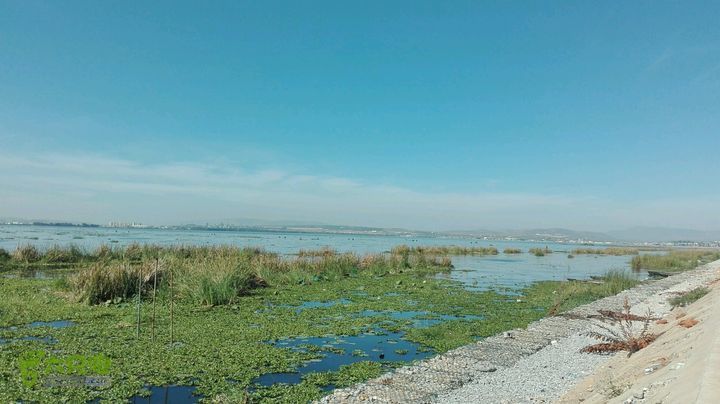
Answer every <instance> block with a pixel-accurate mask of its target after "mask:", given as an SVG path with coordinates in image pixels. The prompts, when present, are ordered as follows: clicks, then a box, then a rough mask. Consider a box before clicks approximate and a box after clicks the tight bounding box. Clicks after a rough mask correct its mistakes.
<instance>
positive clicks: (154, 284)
mask: <svg viewBox="0 0 720 404" xmlns="http://www.w3.org/2000/svg"><path fill="white" fill-rule="evenodd" d="M159 266H160V263H159V260H158V259H157V258H155V276H154V277H153V278H154V279H153V296H152V302H153V314H152V342H155V294H156V292H157V274H158V267H159Z"/></svg>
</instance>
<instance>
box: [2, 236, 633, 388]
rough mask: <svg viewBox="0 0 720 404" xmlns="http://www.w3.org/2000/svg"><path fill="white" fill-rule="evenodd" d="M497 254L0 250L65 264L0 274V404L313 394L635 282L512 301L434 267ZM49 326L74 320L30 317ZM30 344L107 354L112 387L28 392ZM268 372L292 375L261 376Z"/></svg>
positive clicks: (560, 286)
mask: <svg viewBox="0 0 720 404" xmlns="http://www.w3.org/2000/svg"><path fill="white" fill-rule="evenodd" d="M493 250H494V249H492V248H486V249H482V250H481V249H478V248H472V249H471V248H467V250H462V249H459V250H458V249H456V248H454V247H452V248H451V247H433V248H425V247H419V248H418V247H407V246H401V247H397V248H394V249H392V250H391V251H390V252H388V253H385V254H370V255H363V256H361V255H356V254H352V253H340V252H337V251H334V250H331V249H329V248H322V249H320V250H316V251H315V250H306V252H303V253H298V254H294V255H279V254H276V253H273V252H268V251H265V250H263V249H258V248H238V247H229V246H217V247H210V246H202V247H196V246H176V247H161V246H158V245H141V244H131V245H129V246H127V247H124V248H120V247H112V246H108V245H103V246H101V247H98V248H97V249H94V250H92V251H84V250H83V249H81V248H77V247H71V246H69V247H57V248H56V247H53V248H50V249H47V250H44V251H43V250H41V249H38V248H30V247H27V246H24V247H23V248H21V249H18V251H13V252H5V253H4V254H3V253H1V252H0V266H1V267H2V268H4V269H5V270H8V271H13V272H22V271H30V270H34V269H33V268H38V267H39V268H42V269H43V270H46V271H62V272H61V273H62V274H67V276H65V275H63V276H61V277H60V278H57V279H42V278H40V279H36V278H21V277H4V278H2V282H1V283H0V295H2V296H3V299H0V340H3V341H6V342H5V343H0V369H2V370H0V372H1V373H0V401H14V400H19V399H21V400H24V401H41V402H42V401H50V400H51V399H53V400H55V399H57V398H58V397H59V398H61V399H63V400H65V401H73V402H75V401H85V400H91V399H94V398H102V399H106V400H111V401H117V400H124V399H127V398H128V397H130V396H132V395H135V394H148V393H149V390H147V389H146V386H162V385H192V386H193V387H194V388H195V390H194V391H195V392H196V393H197V394H201V395H203V397H205V398H208V399H215V400H220V401H222V400H225V401H226V402H234V401H239V400H240V401H242V400H246V401H248V402H306V401H309V400H312V399H316V398H319V397H321V396H322V395H324V394H326V393H327V391H328V389H330V388H332V387H333V386H334V387H340V386H345V385H350V384H352V383H356V382H360V381H363V380H367V379H368V378H371V377H374V376H377V375H379V374H380V373H382V372H384V371H386V370H387V369H390V368H392V367H394V366H397V365H398V364H400V363H403V362H407V361H412V360H414V359H417V358H423V357H425V356H427V355H434V354H437V353H441V352H444V351H447V350H449V349H453V348H455V347H458V346H462V345H465V344H468V343H470V342H472V341H475V340H477V339H479V338H484V337H488V336H491V335H494V334H497V333H499V332H502V331H505V330H509V329H513V328H518V327H523V326H525V325H527V324H528V323H530V322H532V321H534V320H537V319H539V318H541V317H543V316H545V315H548V314H558V313H562V312H564V311H566V310H569V309H571V308H573V307H576V306H577V305H580V304H584V303H588V302H590V301H593V300H596V299H598V298H602V297H605V296H609V295H612V294H615V293H617V292H619V291H620V290H622V289H625V288H628V287H631V286H633V285H635V284H636V283H637V281H636V280H635V279H634V278H632V277H630V276H628V274H627V273H623V272H620V271H617V272H609V273H608V274H606V276H605V277H604V279H603V280H602V281H601V282H593V283H590V282H556V281H544V282H535V283H532V284H530V285H529V286H526V287H522V288H519V289H517V290H515V291H514V293H517V296H513V298H512V299H508V296H507V295H506V294H504V293H506V291H504V290H488V291H474V290H469V289H468V288H466V287H465V285H464V284H462V283H461V282H458V281H452V280H447V279H439V278H438V277H437V276H436V275H438V274H439V273H444V272H448V271H450V269H451V268H452V261H451V258H450V254H451V253H454V252H469V251H476V253H477V254H481V255H486V254H487V255H494V254H496V251H497V250H494V251H495V253H493ZM542 251H543V252H544V251H545V249H543V250H542ZM68 266H69V267H70V269H69V268H68ZM64 271H68V272H64ZM154 292H155V293H154ZM154 296H155V298H154ZM171 308H172V309H171ZM138 313H140V314H139V316H138ZM138 318H139V321H138ZM55 320H69V321H71V323H69V324H72V325H71V326H68V327H63V328H52V327H43V326H40V327H28V326H27V325H28V324H30V323H33V322H37V321H44V322H51V321H55ZM171 324H172V326H171ZM11 326H12V327H14V328H12V327H11ZM171 330H173V331H171ZM171 332H172V333H174V334H173V337H172V343H171V336H170V335H171ZM348 341H350V342H352V343H353V344H352V349H351V348H350V346H351V345H349V344H347V343H346V342H348ZM367 341H376V342H374V343H373V344H374V345H373V344H370V345H368V344H366V343H365V342H367ZM399 342H401V343H399ZM36 350H42V351H44V352H50V353H52V355H55V356H59V357H61V358H60V359H62V358H66V357H71V356H73V355H81V356H83V355H84V356H92V355H97V354H98V353H102V354H103V355H106V356H107V357H108V358H110V360H111V366H110V373H109V375H108V377H110V379H111V380H112V381H113V383H112V384H111V385H110V386H109V387H107V388H101V389H97V388H93V387H91V386H61V387H54V388H45V387H43V386H35V387H34V388H28V387H27V386H26V385H24V384H23V383H22V382H20V380H21V378H20V375H19V373H18V372H19V371H18V368H17V366H16V358H18V357H20V355H23V354H24V353H26V352H31V351H36ZM308 364H313V365H312V366H310V365H308ZM275 374H277V375H281V376H278V377H280V378H279V379H278V380H292V382H289V384H282V383H280V384H278V383H272V382H265V380H276V379H275V378H273V377H271V376H270V375H275ZM282 375H291V376H287V377H286V376H282Z"/></svg>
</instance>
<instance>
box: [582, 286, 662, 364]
mask: <svg viewBox="0 0 720 404" xmlns="http://www.w3.org/2000/svg"><path fill="white" fill-rule="evenodd" d="M599 313H600V315H601V317H600V320H601V322H602V323H608V324H609V325H610V326H608V325H605V324H602V323H597V324H595V325H596V326H597V327H598V328H600V329H601V330H602V332H595V331H591V332H588V333H587V334H586V335H587V336H589V337H592V338H595V339H597V340H599V341H602V342H601V343H599V344H594V345H590V346H586V347H585V348H583V349H581V350H580V352H586V353H611V352H619V351H627V352H628V355H627V356H628V357H630V356H631V355H632V354H633V353H635V352H637V351H639V350H641V349H643V348H645V347H647V346H648V345H650V344H651V343H653V342H654V341H655V340H656V339H657V337H658V336H659V335H658V334H653V333H650V332H648V328H649V327H650V323H651V321H652V320H654V318H653V317H652V315H651V313H650V311H649V310H648V313H647V315H646V316H644V317H640V316H636V315H634V314H631V313H630V304H629V303H628V299H627V298H625V302H624V304H623V311H622V312H612V311H605V312H604V311H599ZM633 321H642V323H643V325H642V328H641V329H640V331H639V332H636V331H635V329H634V327H633ZM613 327H616V328H613Z"/></svg>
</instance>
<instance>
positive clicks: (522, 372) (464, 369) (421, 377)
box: [320, 261, 720, 404]
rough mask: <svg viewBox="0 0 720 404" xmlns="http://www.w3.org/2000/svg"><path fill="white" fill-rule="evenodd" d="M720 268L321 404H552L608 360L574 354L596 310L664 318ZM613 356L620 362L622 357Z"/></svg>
mask: <svg viewBox="0 0 720 404" xmlns="http://www.w3.org/2000/svg"><path fill="white" fill-rule="evenodd" d="M719 267H720V261H715V262H713V263H711V264H708V265H706V266H704V267H701V268H699V269H697V270H694V271H689V272H685V273H681V274H679V275H675V276H672V277H669V278H665V279H662V280H658V281H653V282H648V283H644V284H641V285H639V286H637V287H635V288H632V289H629V290H627V291H624V292H622V293H620V294H618V295H616V296H611V297H608V298H604V299H601V300H598V301H596V302H593V303H590V304H587V305H584V306H580V307H578V308H576V309H574V310H572V311H571V314H572V316H570V317H562V316H557V317H548V318H544V319H542V320H538V321H536V322H534V323H532V324H530V325H529V326H528V327H527V329H518V330H512V331H510V332H506V333H504V334H502V335H496V336H493V337H490V338H487V339H485V340H483V341H482V342H479V343H475V344H471V345H468V346H465V347H461V348H458V349H455V350H452V351H450V352H447V353H445V354H443V355H439V356H437V357H434V358H431V359H428V360H425V361H422V362H419V363H417V364H415V365H412V366H405V367H403V368H400V369H398V370H397V371H395V372H391V373H388V374H385V375H383V376H381V377H379V378H377V379H374V380H370V381H368V382H367V383H364V384H361V385H358V386H355V387H351V388H348V389H339V390H336V391H335V392H333V394H331V395H329V396H327V397H325V398H323V399H322V400H320V402H322V403H342V404H348V403H366V402H374V403H406V402H413V403H432V402H435V403H478V402H481V403H546V402H553V401H556V400H558V399H559V398H560V397H561V396H562V395H563V394H565V392H567V391H568V390H569V389H571V388H572V387H573V386H574V385H575V384H577V383H578V382H579V381H580V380H582V379H584V378H585V377H586V376H588V375H590V374H591V373H593V372H594V371H595V370H596V369H598V368H599V367H600V365H601V364H603V363H604V362H606V361H608V360H609V359H610V358H611V357H612V356H609V355H595V354H582V353H579V351H580V349H582V348H583V347H585V346H588V345H591V344H594V343H597V342H598V341H597V340H594V339H591V338H588V337H586V336H585V334H586V333H587V332H588V331H590V330H593V329H595V330H597V328H596V327H594V324H597V321H598V320H594V319H588V318H587V317H588V316H592V315H597V311H598V310H600V309H606V310H614V311H619V310H622V306H623V303H624V302H625V300H626V299H627V300H628V302H629V304H630V306H631V312H632V313H633V314H637V315H645V314H647V312H648V310H650V312H651V313H652V314H653V316H658V317H660V316H663V315H665V314H666V313H668V312H669V311H670V310H671V307H670V305H669V304H668V303H667V299H668V298H669V297H671V296H673V295H675V294H677V293H681V292H685V291H689V290H691V289H693V288H695V287H698V286H701V285H704V284H707V283H709V282H711V281H713V280H714V279H715V277H716V276H717V275H716V272H715V271H716V270H717V269H718V268H719ZM620 355H624V353H621V354H620Z"/></svg>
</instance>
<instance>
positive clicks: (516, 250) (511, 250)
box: [503, 247, 522, 254]
mask: <svg viewBox="0 0 720 404" xmlns="http://www.w3.org/2000/svg"><path fill="white" fill-rule="evenodd" d="M520 253H522V250H521V249H519V248H514V247H509V248H506V249H504V250H503V254H520Z"/></svg>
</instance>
